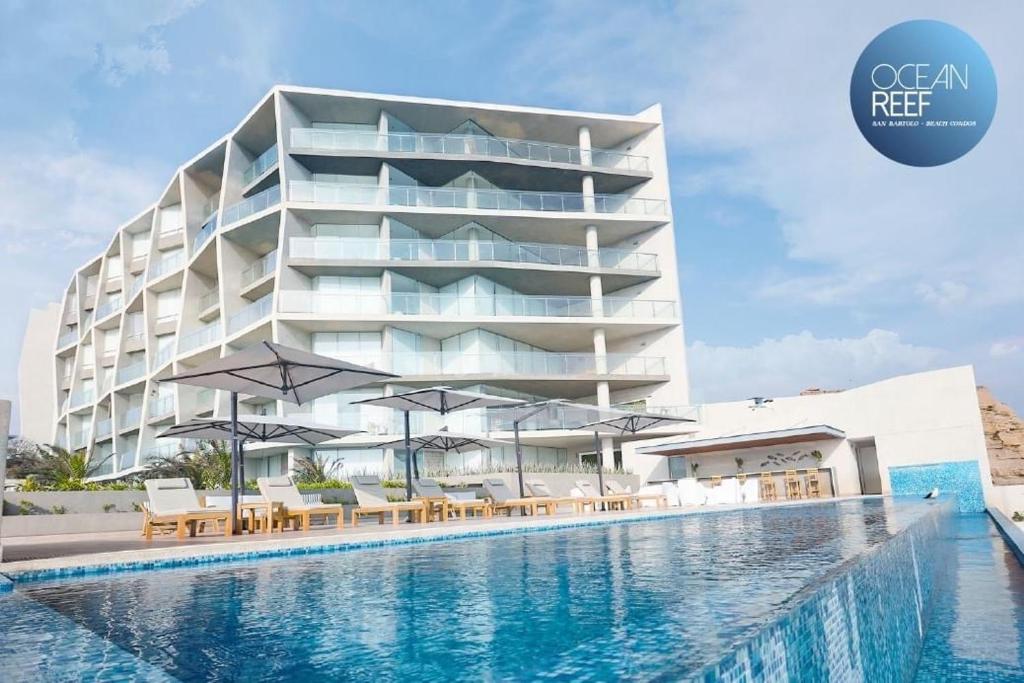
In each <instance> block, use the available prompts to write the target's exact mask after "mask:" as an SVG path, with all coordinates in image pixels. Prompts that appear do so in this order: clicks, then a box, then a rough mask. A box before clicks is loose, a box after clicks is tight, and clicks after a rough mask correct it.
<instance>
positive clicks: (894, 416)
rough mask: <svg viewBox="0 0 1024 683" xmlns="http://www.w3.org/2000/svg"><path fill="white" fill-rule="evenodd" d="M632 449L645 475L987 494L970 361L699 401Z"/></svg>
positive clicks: (970, 502)
mask: <svg viewBox="0 0 1024 683" xmlns="http://www.w3.org/2000/svg"><path fill="white" fill-rule="evenodd" d="M630 450H631V451H632V454H631V455H629V456H628V457H627V463H628V465H629V466H630V467H632V468H633V469H634V471H636V472H637V473H638V474H640V475H641V476H642V477H644V478H645V479H647V480H648V481H658V480H664V479H677V478H685V477H693V476H696V478H698V479H707V478H711V477H719V476H720V477H733V476H735V475H736V474H737V473H739V472H742V473H744V474H746V475H747V476H748V477H751V476H759V475H760V473H761V472H765V471H771V472H784V471H787V470H789V471H792V470H797V471H798V472H806V471H807V470H808V469H809V468H810V469H814V468H817V469H818V470H819V473H820V476H821V478H822V480H823V485H824V486H825V487H826V492H827V489H829V488H830V489H831V491H832V492H833V493H834V494H835V495H840V496H846V495H858V494H877V493H881V494H893V495H902V494H907V495H909V494H921V495H923V494H924V493H925V492H927V491H930V490H931V489H932V488H938V489H939V490H940V491H941V492H944V493H956V494H958V496H959V498H960V507H961V509H962V510H970V511H981V510H983V509H984V506H985V503H986V502H987V503H989V504H993V503H994V501H993V497H994V495H995V494H994V492H993V488H994V487H993V485H992V477H991V474H990V472H989V463H988V455H987V452H986V449H985V435H984V430H983V427H982V420H981V412H980V410H979V407H978V398H977V388H976V385H975V380H974V370H973V368H972V367H970V366H963V367H956V368H949V369H945V370H936V371H932V372H921V373H916V374H912V375H903V376H900V377H893V378H891V379H887V380H883V381H880V382H875V383H873V384H867V385H865V386H861V387H856V388H854V389H848V390H845V391H838V392H822V393H813V394H805V395H801V396H790V397H784V398H772V399H767V398H766V399H756V400H755V399H751V400H746V401H735V402H729V403H712V404H708V405H705V406H702V407H701V418H700V423H699V428H698V429H697V430H695V431H694V432H693V433H692V434H690V435H688V436H686V437H684V438H682V439H680V438H674V439H671V440H669V439H661V440H659V442H656V443H655V444H654V445H652V442H651V441H646V442H635V443H634V444H632V448H631V449H630ZM694 465H696V468H694ZM783 493H784V492H782V491H780V497H781V496H782V495H783Z"/></svg>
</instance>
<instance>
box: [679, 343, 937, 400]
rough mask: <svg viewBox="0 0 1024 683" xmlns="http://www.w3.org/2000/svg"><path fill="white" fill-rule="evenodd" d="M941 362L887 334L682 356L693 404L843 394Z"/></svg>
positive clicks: (931, 352)
mask: <svg viewBox="0 0 1024 683" xmlns="http://www.w3.org/2000/svg"><path fill="white" fill-rule="evenodd" d="M945 358H946V353H945V352H944V351H942V350H939V349H935V348H931V347H927V346H917V345H914V344H908V343H906V342H904V341H902V340H901V339H900V336H899V335H898V334H896V333H895V332H891V331H889V330H871V331H870V332H868V333H867V334H866V335H864V336H863V337H856V338H835V339H822V338H818V337H815V336H814V335H813V334H811V333H810V332H807V331H805V332H801V333H800V334H792V335H787V336H785V337H782V338H779V339H764V340H762V341H761V342H759V343H758V344H756V345H754V346H746V347H744V346H713V345H710V344H706V343H704V342H701V341H698V342H695V343H693V344H692V345H691V346H690V348H689V355H688V360H689V365H690V368H691V377H690V381H691V384H692V385H693V398H694V400H695V401H696V402H711V401H725V400H738V399H743V398H748V397H750V396H787V395H793V394H797V393H799V392H800V391H801V390H802V389H806V388H808V387H819V388H824V389H843V388H849V387H853V386H857V385H860V384H865V383H868V382H873V381H876V380H880V379H883V378H886V377H891V376H893V375H899V374H903V373H908V372H918V371H921V370H926V369H929V368H933V367H937V366H938V365H940V364H942V362H943V360H944V359H945Z"/></svg>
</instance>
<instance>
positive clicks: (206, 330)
mask: <svg viewBox="0 0 1024 683" xmlns="http://www.w3.org/2000/svg"><path fill="white" fill-rule="evenodd" d="M218 339H220V320H215V321H214V322H212V323H208V324H206V325H203V326H202V327H200V328H199V329H196V330H192V331H191V332H189V333H188V334H185V335H182V337H181V342H180V351H181V353H185V352H187V351H191V350H192V349H198V348H199V347H200V346H206V345H207V344H212V343H213V342H215V341H217V340H218Z"/></svg>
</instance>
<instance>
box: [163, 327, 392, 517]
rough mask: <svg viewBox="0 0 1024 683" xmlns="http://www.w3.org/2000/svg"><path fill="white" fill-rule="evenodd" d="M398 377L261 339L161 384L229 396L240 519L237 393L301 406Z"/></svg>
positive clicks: (234, 505) (234, 499) (234, 502)
mask: <svg viewBox="0 0 1024 683" xmlns="http://www.w3.org/2000/svg"><path fill="white" fill-rule="evenodd" d="M397 376H398V375H394V374H391V373H390V372H384V371H382V370H375V369H374V368H368V367H364V366H362V365H356V364H355V363H349V362H346V361H343V360H338V359H337V358H330V357H328V356H321V355H318V354H315V353H309V352H308V351H301V350H299V349H293V348H290V347H287V346H282V345H281V344H276V343H274V342H269V341H262V342H259V343H257V344H254V345H252V346H249V347H247V348H244V349H242V350H241V351H237V352H235V353H233V354H231V355H230V356H225V357H224V358H218V359H216V360H212V361H210V362H208V363H203V364H202V365H200V366H198V367H195V368H191V369H189V370H186V371H185V372H181V373H178V374H177V375H173V376H171V377H167V378H165V379H162V380H160V381H161V382H177V383H179V384H190V385H193V386H199V387H206V388H209V389H221V390H223V391H228V392H230V394H231V419H230V423H231V425H232V429H231V437H230V438H231V513H232V514H233V515H235V517H237V516H238V488H239V483H240V482H239V477H240V475H241V458H240V455H239V445H238V440H239V438H238V394H249V395H251V396H259V397H261V398H269V399H275V400H276V399H280V400H283V401H288V402H290V403H296V404H300V405H301V404H302V403H305V402H306V401H310V400H312V399H314V398H318V397H320V396H325V395H327V394H334V393H337V392H339V391H344V390H345V389H352V388H354V387H360V386H363V385H364V384H370V383H371V382H376V381H378V380H381V379H389V378H395V377H397Z"/></svg>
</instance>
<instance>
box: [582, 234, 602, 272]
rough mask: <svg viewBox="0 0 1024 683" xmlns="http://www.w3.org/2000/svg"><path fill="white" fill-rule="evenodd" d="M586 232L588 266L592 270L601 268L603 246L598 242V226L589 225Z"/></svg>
mask: <svg viewBox="0 0 1024 683" xmlns="http://www.w3.org/2000/svg"><path fill="white" fill-rule="evenodd" d="M585 230H586V238H587V242H586V245H587V265H588V266H590V267H591V268H599V267H600V266H601V258H600V249H601V245H600V244H599V243H598V240H597V226H596V225H588V226H587V227H586V228H585Z"/></svg>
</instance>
